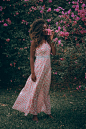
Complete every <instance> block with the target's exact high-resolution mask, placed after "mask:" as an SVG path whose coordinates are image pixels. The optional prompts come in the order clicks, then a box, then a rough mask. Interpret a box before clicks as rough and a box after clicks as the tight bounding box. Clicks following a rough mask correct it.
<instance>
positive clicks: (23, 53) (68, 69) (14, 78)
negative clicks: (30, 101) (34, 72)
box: [0, 0, 86, 88]
mask: <svg viewBox="0 0 86 129" xmlns="http://www.w3.org/2000/svg"><path fill="white" fill-rule="evenodd" d="M57 7H62V8H64V9H65V12H66V11H68V10H69V9H70V8H71V7H72V4H68V2H67V1H64V0H59V1H57V0H53V1H52V2H51V3H49V1H48V0H44V1H43V2H39V1H36V0H33V1H32V0H31V1H30V0H29V1H24V0H18V1H17V0H3V1H1V2H0V8H1V9H0V10H1V11H0V19H1V20H0V21H1V22H0V28H1V30H0V86H1V87H2V88H3V87H10V86H15V85H16V86H18V85H22V86H24V84H25V82H26V80H27V78H28V77H29V75H30V44H31V39H30V37H29V29H30V24H31V23H32V22H33V21H34V20H35V19H37V18H41V17H43V18H44V19H45V20H46V21H47V19H48V18H51V19H52V20H51V22H47V24H48V25H49V24H51V26H52V28H54V29H57V28H56V26H55V23H56V21H60V20H61V18H59V17H58V15H60V14H61V12H55V11H51V12H49V13H46V10H47V9H48V8H51V9H52V10H54V8H57ZM41 10H43V11H44V13H43V14H42V13H40V11H41ZM71 10H72V12H74V8H71ZM4 24H5V25H7V26H5V25H4ZM79 25H81V26H82V27H83V28H84V27H85V26H84V22H83V21H82V20H79V21H78V22H77V25H76V27H75V28H78V26H79ZM61 26H63V24H62V25H61ZM68 29H69V30H68V31H69V32H71V30H72V31H73V32H74V30H73V29H74V27H72V25H71V24H70V27H69V28H68ZM56 37H58V36H57V35H56ZM75 37H78V43H79V45H78V46H76V41H75ZM59 39H61V40H62V43H63V44H64V45H63V46H61V45H59V46H58V45H57V46H56V48H57V55H56V56H53V55H51V66H52V83H51V85H56V87H59V86H62V87H64V86H66V87H67V86H69V85H70V86H75V85H76V84H80V85H81V84H84V83H85V73H86V71H85V47H86V46H85V41H86V39H85V34H77V33H73V34H70V36H69V38H68V39H67V40H64V38H63V37H59ZM62 50H63V51H62ZM61 59H63V60H61ZM75 62H76V63H75ZM55 73H56V74H55Z"/></svg>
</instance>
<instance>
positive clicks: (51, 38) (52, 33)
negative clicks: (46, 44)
mask: <svg viewBox="0 0 86 129" xmlns="http://www.w3.org/2000/svg"><path fill="white" fill-rule="evenodd" d="M53 37H54V31H52V35H51V36H50V38H51V40H52V39H53Z"/></svg>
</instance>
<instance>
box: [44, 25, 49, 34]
mask: <svg viewBox="0 0 86 129" xmlns="http://www.w3.org/2000/svg"><path fill="white" fill-rule="evenodd" d="M46 29H48V26H47V25H46V24H44V26H43V35H47V31H46Z"/></svg>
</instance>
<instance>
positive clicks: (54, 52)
mask: <svg viewBox="0 0 86 129" xmlns="http://www.w3.org/2000/svg"><path fill="white" fill-rule="evenodd" d="M53 37H54V32H52V35H51V40H52V39H53ZM51 53H52V54H53V55H56V48H55V44H54V42H53V43H51Z"/></svg>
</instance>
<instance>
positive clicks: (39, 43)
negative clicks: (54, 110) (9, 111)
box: [12, 19, 56, 121]
mask: <svg viewBox="0 0 86 129" xmlns="http://www.w3.org/2000/svg"><path fill="white" fill-rule="evenodd" d="M48 32H49V33H48ZM50 32H52V31H51V30H50V29H48V27H47V24H46V22H45V21H44V20H43V19H37V20H36V21H34V22H33V23H32V25H31V28H30V33H29V35H30V37H31V39H32V42H31V47H30V67H31V75H30V76H29V77H28V79H27V81H26V84H25V87H24V88H23V89H22V90H21V92H20V94H19V96H18V98H17V99H16V101H15V103H14V105H13V107H12V108H13V109H16V110H19V111H21V112H24V113H25V116H27V114H28V113H31V114H33V120H34V121H38V117H37V114H38V113H40V112H45V113H46V114H47V115H49V117H51V118H52V116H51V105H50V95H49V88H50V83H51V64H50V53H51V52H52V54H53V55H55V54H56V49H55V46H54V43H52V44H51V40H52V39H53V35H54V34H53V32H52V33H50ZM48 34H51V35H48ZM34 57H36V59H35V62H34Z"/></svg>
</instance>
